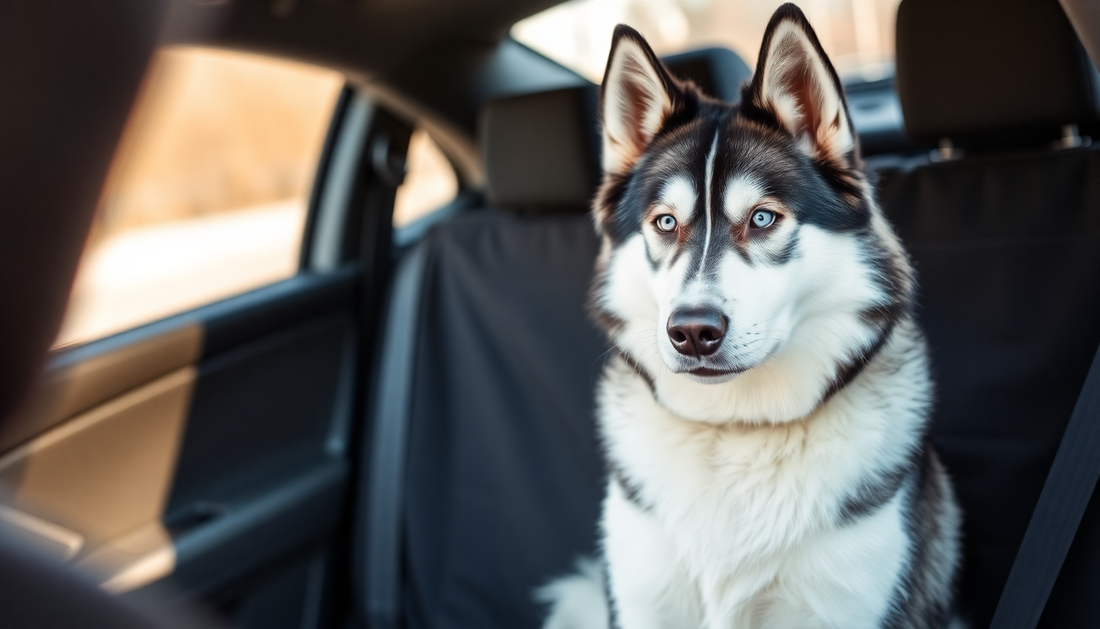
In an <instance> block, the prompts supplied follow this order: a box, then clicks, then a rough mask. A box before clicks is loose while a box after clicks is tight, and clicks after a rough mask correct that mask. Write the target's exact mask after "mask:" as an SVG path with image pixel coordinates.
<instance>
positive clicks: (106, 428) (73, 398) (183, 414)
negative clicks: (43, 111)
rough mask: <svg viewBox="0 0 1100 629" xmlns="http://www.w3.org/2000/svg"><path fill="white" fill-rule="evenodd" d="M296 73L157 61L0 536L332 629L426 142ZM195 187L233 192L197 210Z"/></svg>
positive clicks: (0, 472)
mask: <svg viewBox="0 0 1100 629" xmlns="http://www.w3.org/2000/svg"><path fill="white" fill-rule="evenodd" d="M189 55H190V57H189ZM173 56H174V57H173ZM196 58H197V59H198V61H195V59H196ZM166 59H167V61H166ZM180 59H183V61H180ZM221 61H225V62H226V63H228V64H229V65H230V66H233V67H232V68H231V70H232V71H228V70H226V69H225V67H222V66H218V63H219V62H221ZM173 63H174V64H175V66H176V67H174V70H172V71H171V72H169V71H168V70H166V69H165V68H166V67H168V66H172V64H173ZM223 65H224V64H223ZM285 65H287V63H286V62H279V61H276V60H272V59H266V58H262V57H255V56H251V55H242V54H237V53H225V52H214V51H208V50H201V49H177V50H169V51H164V52H162V53H161V56H160V58H159V59H158V60H157V62H156V63H155V64H154V70H153V71H151V76H150V77H149V78H148V79H147V82H146V87H145V89H144V94H143V96H142V98H141V100H140V102H139V105H138V106H137V107H136V108H135V111H134V113H133V114H132V116H131V121H130V123H129V126H128V130H127V136H126V137H125V138H124V141H123V142H122V144H121V147H120V149H119V153H118V155H116V163H115V167H114V169H113V171H112V175H111V180H110V181H109V182H108V184H107V186H106V191H105V193H104V197H103V199H104V200H103V202H102V203H101V207H100V210H99V212H100V216H99V219H98V221H97V225H96V227H95V228H94V229H93V234H92V236H91V239H90V241H89V242H90V245H89V248H88V251H87V252H86V254H85V260H84V262H83V266H82V269H81V272H80V277H79V278H78V280H77V284H76V286H75V288H74V293H73V299H72V300H71V301H70V311H69V317H68V319H67V321H66V324H65V326H64V328H63V330H62V339H60V340H61V341H62V342H64V341H66V340H70V341H71V342H70V343H68V344H61V345H59V346H58V347H57V348H55V349H54V350H53V352H52V354H51V358H50V360H49V363H48V366H47V368H46V370H45V373H44V374H43V377H42V379H41V384H40V386H39V387H38V390H37V392H36V393H35V395H34V396H33V400H32V403H31V404H30V405H28V407H27V408H26V410H25V411H24V412H23V413H22V414H21V415H20V416H19V417H17V418H16V419H15V421H12V422H9V423H8V424H7V425H5V427H4V429H3V432H2V433H0V492H2V496H0V498H2V500H0V527H3V528H4V529H6V531H7V532H8V533H10V534H12V535H15V536H17V537H19V538H21V539H22V540H24V541H25V542H26V543H28V544H32V545H35V546H39V547H41V548H42V549H44V550H46V551H47V552H51V553H53V554H55V555H57V556H59V557H61V558H63V559H65V560H67V561H69V562H71V563H72V564H74V565H76V566H78V567H80V568H84V569H86V570H87V571H89V573H91V574H93V575H94V578H95V579H96V580H97V581H98V582H99V583H100V585H101V587H102V588H103V589H105V590H108V591H110V592H113V593H117V594H120V595H130V594H129V593H135V592H141V591H146V590H150V589H157V590H160V591H161V592H162V594H165V595H167V596H168V597H171V598H180V599H194V598H200V599H202V600H204V601H205V602H206V603H207V604H208V605H210V606H213V607H215V608H217V609H218V610H220V611H222V612H224V613H225V614H226V615H227V616H228V617H229V618H230V619H231V620H232V621H234V624H236V625H238V626H241V627H278V626H288V627H291V626H293V627H298V626H304V627H311V626H319V625H324V624H326V622H327V621H328V620H330V619H329V618H326V616H325V610H331V609H332V608H333V606H332V605H331V604H330V603H331V601H332V600H333V598H332V597H333V596H335V594H334V592H336V590H338V588H339V584H341V583H345V582H346V579H342V578H341V575H342V574H343V573H344V571H346V569H347V566H346V565H344V564H342V563H341V562H340V561H337V560H336V559H338V558H339V557H341V556H343V555H344V554H346V553H343V552H342V548H343V546H344V545H345V544H346V541H345V539H344V537H345V536H343V535H341V534H340V531H341V527H340V524H341V522H343V521H344V520H343V516H344V515H345V513H346V504H345V503H346V497H347V495H348V494H349V490H350V484H351V478H353V467H354V461H353V457H352V456H351V452H353V451H354V449H353V448H351V447H349V444H350V443H352V441H353V440H354V439H355V438H356V437H357V430H356V426H355V424H356V422H355V421H354V418H355V417H358V416H361V411H360V406H361V404H362V399H361V398H362V387H360V386H358V385H359V383H360V381H361V380H362V379H363V370H364V367H363V366H364V365H365V364H367V358H368V357H370V356H371V355H372V351H373V350H372V346H373V338H371V336H372V335H371V334H364V332H363V331H364V330H374V320H375V317H376V314H377V309H378V305H379V303H380V301H381V298H380V295H381V294H382V291H383V290H384V281H383V280H382V278H384V277H385V276H386V273H387V265H388V260H389V257H388V256H389V249H388V246H389V242H390V238H391V228H390V216H391V213H392V208H393V202H394V191H395V188H396V186H397V184H399V183H400V181H401V175H402V173H403V160H404V154H405V151H406V148H407V146H408V141H409V136H410V133H411V128H410V127H409V126H408V125H407V124H405V123H403V122H400V121H399V120H398V119H397V118H395V117H393V116H391V115H389V114H388V113H386V112H385V111H384V110H383V109H380V108H378V107H376V106H375V105H374V103H373V102H372V101H371V100H370V99H369V98H367V97H366V96H364V95H362V94H361V93H360V92H359V91H358V90H357V89H356V88H355V87H353V86H351V85H346V84H345V83H344V79H343V77H342V76H339V75H337V74H336V73H333V72H328V71H321V70H319V69H311V68H307V67H303V66H297V65H296V66H295V67H292V68H290V69H289V70H288V69H287V68H284V67H283V66H285ZM211 67H213V68H214V70H216V71H211ZM204 68H205V69H204ZM219 68H220V69H219ZM173 72H174V75H173V76H174V77H175V78H174V79H173V80H172V81H167V80H166V79H164V75H165V73H167V74H173ZM219 72H220V73H221V74H219ZM287 72H289V73H290V74H291V75H293V74H295V73H297V75H299V76H298V77H297V79H295V80H297V81H298V82H297V83H295V81H293V80H286V79H285V76H284V75H286V73H287ZM311 72H312V73H313V75H311V74H310V73H311ZM280 73H283V74H280ZM314 75H317V76H314ZM180 76H182V77H183V78H182V79H180V78H179V77H180ZM303 76H305V79H302V77H303ZM280 77H282V78H280ZM166 81H167V82H166ZM310 90H313V91H312V92H311V91H310ZM227 92H232V94H229V96H226V93H227ZM322 92H323V93H322ZM318 93H322V94H321V96H318ZM241 94H246V96H245V97H244V98H245V102H244V104H242V103H240V102H237V101H239V98H237V97H240V95H241ZM234 98H237V101H234ZM326 99H327V100H326ZM302 101H309V102H308V103H303V102H302ZM150 103H152V104H150ZM189 107H190V108H191V109H190V110H189V111H190V113H189V114H188V113H186V112H185V113H184V114H180V110H182V109H187V108H189ZM265 107H266V108H267V109H264V108H265ZM158 108H159V109H158ZM158 111H159V112H160V113H157V112H158ZM165 111H167V112H169V113H168V114H165V113H164V112H165ZM151 112H152V113H151ZM173 112H174V113H173ZM229 114H232V116H231V119H230V120H228V121H222V126H220V127H219V126H217V125H216V124H214V123H212V122H211V120H216V119H218V117H219V116H221V117H225V116H227V115H229ZM310 116H312V118H311V119H310V120H302V119H301V118H302V117H310ZM165 120H167V121H168V122H167V123H166V122H165ZM165 124H171V125H177V127H173V129H172V130H171V131H170V132H167V133H162V134H161V135H160V136H157V132H158V125H162V126H163V125H165ZM178 125H183V127H182V128H179V127H178ZM189 125H190V126H189ZM326 129H327V131H326ZM238 132H239V133H240V134H241V135H243V137H241V138H237V139H236V140H234V141H232V142H230V143H229V144H228V145H221V144H218V146H217V147H216V150H210V148H211V145H212V143H213V144H217V143H218V142H221V141H222V140H224V138H225V136H226V134H230V135H232V134H235V133H238ZM143 133H144V134H146V135H148V134H149V133H152V135H154V136H157V137H158V138H159V140H157V141H156V142H153V143H152V144H153V145H152V146H151V147H150V146H143V145H142V143H141V141H140V136H141V135H142V134H143ZM311 133H312V135H310V134H311ZM295 134H297V135H295ZM288 136H291V137H288ZM307 136H308V137H307ZM135 138H137V139H135ZM166 138H167V139H166ZM303 138H304V139H303ZM295 143H297V144H295ZM311 143H312V144H311ZM290 145H293V146H290ZM298 145H302V146H307V147H311V148H308V150H297V149H295V148H294V147H295V146H298ZM288 146H290V148H288ZM189 151H190V153H189ZM280 152H281V153H285V154H286V155H289V156H290V157H288V158H287V159H284V160H282V161H281V162H280V161H279V160H275V161H272V160H271V159H267V158H270V156H271V155H277V154H280ZM192 153H194V154H192ZM135 155H136V156H137V157H136V158H135ZM128 159H129V161H130V162H131V164H130V166H126V163H127V160H128ZM265 159H266V161H265ZM158 160H159V161H158ZM249 160H252V161H253V162H256V164H259V165H258V166H257V165H256V164H252V163H251V162H249ZM135 161H136V163H137V165H136V166H134V164H133V163H134V162H135ZM161 162H163V164H162V166H163V168H162V171H163V172H159V173H157V172H154V173H152V174H150V173H148V172H145V173H142V172H139V174H138V175H137V176H135V177H136V180H137V181H138V182H139V183H138V184H135V185H132V186H129V187H127V186H126V185H125V182H123V183H119V182H120V180H123V179H126V177H128V176H129V175H128V174H127V173H126V172H122V171H126V169H127V168H130V170H134V169H136V170H137V171H142V170H143V169H144V170H145V171H156V169H157V168H158V166H157V164H158V163H161ZM178 163H184V165H185V166H186V165H187V163H190V166H188V168H190V171H191V172H192V174H194V173H198V175H197V177H198V178H199V179H203V178H205V179H207V180H211V179H212V180H214V181H216V182H220V184H219V185H220V186H221V187H220V188H218V189H217V191H216V192H215V193H209V191H207V192H203V191H202V190H198V189H196V188H195V186H193V185H192V184H193V183H194V182H193V181H189V180H187V177H184V176H182V175H181V176H177V175H178V173H177V172H176V171H173V170H172V168H174V167H175V166H174V165H176V166H178ZM120 164H121V165H120ZM164 164H167V165H164ZM242 164H243V165H242ZM287 164H289V166H287ZM180 168H182V169H183V170H187V168H184V167H180ZM280 169H281V170H280ZM142 177H145V179H142ZM150 181H152V182H153V183H149V182H150ZM295 181H297V183H295ZM311 182H312V183H311ZM119 190H122V191H123V192H125V194H123V192H119ZM203 194H206V195H207V197H210V196H211V195H213V197H217V198H216V199H215V202H214V203H213V205H218V204H219V203H221V206H219V208H218V209H217V211H213V210H211V211H207V210H209V206H210V205H211V202H210V199H209V198H205V197H203ZM127 195H128V196H127ZM173 195H175V196H173ZM180 198H182V199H183V200H182V201H180ZM257 200H258V201H257ZM204 203H205V205H203V204H204ZM234 204H235V205H234ZM242 204H243V206H244V207H243V209H242V208H241V207H239V206H242ZM166 207H168V208H175V209H174V210H172V211H167V213H168V214H170V215H171V216H169V217H168V218H167V219H165V220H163V221H161V222H157V221H160V220H161V219H160V218H155V219H149V218H148V217H145V219H142V218H141V215H142V213H143V212H144V213H146V214H148V213H150V212H152V213H153V214H156V213H157V212H160V213H161V214H164V213H165V212H166V210H164V208H166ZM120 208H121V209H120ZM127 208H131V209H133V208H136V209H133V211H130V210H127ZM180 208H182V209H180ZM196 208H197V209H196ZM204 208H205V209H204ZM225 208H229V209H232V210H233V211H226V212H222V211H221V210H222V209H225ZM172 212H175V213H176V214H179V215H175V214H172ZM135 216H137V217H138V218H135ZM143 220H144V222H143ZM127 223H133V224H136V225H137V227H134V228H133V229H130V230H129V231H127V230H126V229H122V228H120V227H119V225H122V226H123V227H125V226H126V224H127ZM103 233H115V234H116V235H115V236H112V237H111V238H107V239H103V238H100V236H102V235H103ZM97 238H99V240H98V241H97ZM97 242H99V243H100V244H102V243H103V242H106V243H108V245H109V246H106V245H105V247H106V248H103V247H101V248H99V249H96V247H94V246H93V245H95V244H96V243H97ZM272 243H282V244H283V245H285V246H282V247H281V248H279V247H274V245H273V244H272ZM273 247H274V248H273ZM276 249H277V250H276ZM189 260H190V261H191V262H188V261H189ZM188 264H190V265H191V266H190V267H188V269H190V271H188V269H184V271H188V272H183V273H182V274H181V271H180V268H181V267H187V266H188ZM90 266H91V267H94V271H95V272H97V273H99V276H95V274H94V273H93V277H91V279H88V277H86V276H87V275H88V273H92V271H88V270H87V269H88V268H90ZM196 269H198V270H197V271H196ZM191 271H194V272H193V273H190V272H191ZM188 273H190V275H188ZM104 278H107V279H104ZM112 278H113V279H112ZM119 278H123V279H122V280H119ZM135 278H136V279H135ZM85 280H86V281H85ZM115 280H118V282H121V284H122V285H125V286H123V288H119V285H120V284H119V283H118V282H116V283H115V284H111V282H112V281H115ZM127 281H128V282H130V284H126V282H127ZM97 282H98V283H97ZM81 291H84V292H81ZM96 291H99V293H96ZM112 291H114V292H112ZM97 300H98V301H97ZM158 300H159V301H158ZM89 303H91V304H93V305H91V306H89V305H88V304H89ZM97 303H98V306H96V305H95V304H97ZM127 307H130V310H129V311H128V312H123V314H121V315H119V314H118V311H120V310H121V311H126V309H127ZM81 308H84V312H83V313H82V314H80V313H77V314H74V312H76V311H78V310H80V309H81ZM78 314H79V315H80V316H77V315H78ZM74 317H77V319H79V320H76V319H74ZM81 317H83V318H81ZM112 317H113V318H112ZM334 584H335V585H334Z"/></svg>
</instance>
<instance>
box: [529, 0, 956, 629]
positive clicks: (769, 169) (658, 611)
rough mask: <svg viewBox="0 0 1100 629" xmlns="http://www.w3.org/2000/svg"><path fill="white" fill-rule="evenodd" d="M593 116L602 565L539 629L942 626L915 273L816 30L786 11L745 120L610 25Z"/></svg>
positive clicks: (936, 469)
mask: <svg viewBox="0 0 1100 629" xmlns="http://www.w3.org/2000/svg"><path fill="white" fill-rule="evenodd" d="M600 107H601V115H602V126H603V130H602V133H603V157H602V160H603V164H602V165H603V171H604V180H603V185H602V187H601V189H600V191H599V193H598V195H597V197H596V199H595V201H594V204H593V209H594V215H595V216H594V218H595V223H596V228H597V231H598V232H599V234H600V236H601V238H602V250H601V253H600V257H599V260H598V262H597V268H596V278H595V281H594V284H593V287H592V303H591V307H592V309H593V311H594V313H595V316H596V318H597V320H598V322H599V323H600V325H601V326H602V327H603V328H604V329H605V330H606V332H607V334H608V336H609V337H610V339H611V341H612V343H613V344H614V346H615V348H616V350H617V354H616V355H615V357H614V358H613V359H612V360H611V361H610V362H609V363H608V365H607V367H606V369H605V371H604V374H603V376H602V379H601V382H600V385H599V389H598V396H597V397H598V404H597V406H598V418H599V428H600V431H601V437H602V439H603V443H604V447H605V450H606V458H607V465H608V469H609V475H608V476H609V479H608V485H607V495H606V498H605V500H604V503H603V513H602V518H601V522H600V526H601V533H602V541H603V555H604V556H603V561H602V562H600V561H595V562H592V563H583V564H582V566H581V571H580V573H579V574H577V575H574V576H569V577H565V578H563V579H559V580H557V581H555V582H553V583H551V584H550V585H548V586H546V587H544V588H543V589H542V590H541V592H540V596H541V597H542V598H543V599H544V600H546V601H547V602H549V603H551V604H552V607H551V611H550V616H549V618H548V619H547V621H546V624H545V627H546V628H548V629H589V628H592V629H595V628H606V627H609V626H610V627H622V628H623V629H643V628H658V627H661V628H669V629H688V628H693V627H702V628H706V629H719V628H721V629H730V628H748V627H753V628H780V627H783V628H786V627H790V628H808V627H833V628H837V629H859V628H864V627H876V628H884V627H891V628H918V627H920V628H923V627H946V626H948V625H949V624H950V623H952V622H953V618H952V615H953V602H952V594H953V581H954V578H955V573H956V565H957V563H958V555H959V521H960V515H959V509H958V507H957V505H956V503H955V500H954V496H953V492H952V489H951V486H950V484H949V480H948V477H947V475H946V473H945V472H944V469H943V467H942V465H941V464H940V462H939V460H938V459H937V457H936V455H935V453H934V452H933V451H932V450H931V448H930V446H929V443H928V439H927V426H928V418H929V412H930V408H931V399H932V383H931V380H930V377H929V366H928V358H927V350H926V346H925V341H924V338H923V336H922V334H921V332H920V330H919V329H918V327H917V325H916V323H915V322H914V315H913V294H914V277H913V270H912V267H911V266H910V263H909V261H908V258H907V256H906V253H905V251H904V250H903V249H902V247H901V244H900V243H899V241H898V238H897V237H896V236H895V235H894V233H893V231H892V230H891V227H890V225H889V224H888V223H887V221H886V220H885V218H884V217H883V215H882V212H881V211H880V210H879V208H878V207H877V206H876V204H875V200H874V194H873V190H872V187H871V185H870V184H869V183H868V179H867V176H866V175H865V173H864V172H863V166H862V162H861V159H860V153H859V146H858V143H857V138H856V135H855V133H854V131H853V128H852V122H851V119H850V118H849V116H848V110H847V104H846V102H845V99H844V92H843V89H842V87H841V84H840V82H839V80H838V78H837V75H836V72H835V71H834V70H833V67H832V65H831V64H830V62H829V60H828V58H827V57H826V56H825V53H824V52H823V51H822V49H821V45H820V44H819V43H818V40H817V37H816V35H815V34H814V32H813V30H812V29H811V28H810V25H809V23H808V22H807V21H806V18H805V16H804V15H803V14H802V12H801V11H799V9H798V8H797V7H795V6H793V5H790V4H787V5H784V6H783V7H781V8H780V9H779V10H778V11H777V12H776V13H775V15H774V16H773V17H772V19H771V22H770V23H769V24H768V28H767V31H766V33H765V35H764V43H763V45H762V47H761V50H760V57H759V62H758V63H757V67H756V72H755V75H754V76H753V79H752V81H751V82H750V83H749V84H747V85H746V86H745V87H744V88H743V94H742V101H741V104H740V105H739V106H734V105H729V104H725V103H721V102H718V101H715V100H712V99H710V98H708V97H706V96H704V95H702V94H701V93H700V92H699V90H698V89H697V88H695V87H694V86H693V85H691V84H687V83H683V82H680V81H678V80H676V79H675V78H673V77H672V76H671V75H670V74H669V73H668V71H667V70H666V69H665V68H664V67H663V66H662V64H661V62H660V61H659V60H658V59H657V57H656V56H655V55H654V54H653V51H652V50H651V49H650V48H649V46H648V44H647V43H646V41H645V40H644V39H643V38H642V37H641V35H639V34H638V33H637V32H635V31H634V30H631V29H630V28H628V27H626V26H619V27H618V28H617V29H616V30H615V35H614V41H613V44H612V48H611V55H610V58H609V60H608V65H607V72H606V75H605V78H604V83H603V86H602V91H601V105H600Z"/></svg>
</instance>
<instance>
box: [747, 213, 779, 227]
mask: <svg viewBox="0 0 1100 629" xmlns="http://www.w3.org/2000/svg"><path fill="white" fill-rule="evenodd" d="M773 224H775V212H772V211H771V210H756V211H755V212H753V213H752V226H753V227H755V228H756V229H765V228H767V227H771V226H772V225H773Z"/></svg>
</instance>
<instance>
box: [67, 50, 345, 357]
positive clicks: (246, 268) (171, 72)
mask: <svg viewBox="0 0 1100 629" xmlns="http://www.w3.org/2000/svg"><path fill="white" fill-rule="evenodd" d="M342 85H343V77H341V76H340V75H339V74H337V73H335V72H331V71H327V70H321V69H317V68H313V67H310V66H305V65H302V64H297V63H290V62H285V61H279V60H272V59H265V58H262V57H255V56H252V55H245V54H240V53H232V52H222V51H212V50H202V49H195V48H171V49H166V50H164V51H162V52H161V53H160V54H159V55H158V57H157V59H156V60H155V61H154V63H153V64H152V67H151V69H150V72H149V75H148V77H147V79H146V84H145V86H144V88H143V93H142V96H141V97H140V98H139V101H138V103H137V105H136V106H135V109H134V112H133V114H132V115H131V119H130V122H129V124H128V126H127V131H126V134H125V136H124V138H123V140H122V142H121V145H120V148H119V150H118V153H117V155H116V157H115V163H114V164H113V166H112V172H111V175H110V176H109V178H108V182H107V184H106V186H105V190H104V194H103V198H102V200H101V203H100V208H99V210H98V215H97V218H96V223H95V226H94V227H93V230H92V234H91V236H90V237H89V241H88V245H87V247H86V249H85V253H84V258H83V260H82V262H81V266H80V269H79V271H78V276H77V279H76V283H75V286H74V287H73V292H72V296H71V299H70V304H69V309H68V312H67V315H66V319H65V322H64V324H63V326H62V329H61V333H60V335H59V337H58V340H57V344H58V345H64V344H71V343H77V342H82V341H86V340H91V339H95V338H99V337H102V336H105V335H108V334H112V333H115V332H119V331H122V330H125V329H128V328H131V327H134V326H136V325H141V324H144V323H148V322H151V321H154V320H156V319H159V318H162V317H164V316H168V315H172V314H175V313H178V312H181V311H184V310H188V309H190V308H194V307H197V306H201V305H204V304H207V303H211V302H213V301H217V300H219V299H223V298H225V297H229V296H232V295H234V294H238V293H241V292H244V291H247V290H250V289H253V288H257V287H260V286H263V285H265V284H269V283H271V282H274V281H278V280H280V279H283V278H287V277H290V276H292V275H294V274H295V273H296V272H297V267H298V256H299V249H300V243H301V233H302V228H303V224H304V220H305V213H306V204H307V198H308V194H309V189H310V185H311V183H312V179H313V171H314V168H315V165H316V163H317V160H318V158H319V155H320V152H321V148H322V146H323V143H324V137H325V133H326V131H327V128H328V124H329V121H330V119H331V115H332V111H333V109H334V107H335V103H336V98H337V96H338V94H339V90H340V88H341V86H342Z"/></svg>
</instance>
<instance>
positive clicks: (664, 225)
mask: <svg viewBox="0 0 1100 629" xmlns="http://www.w3.org/2000/svg"><path fill="white" fill-rule="evenodd" d="M656 224H657V229H658V230H660V231H663V232H671V231H675V230H676V217H674V216H673V215H671V214H662V215H660V216H658V217H657V221H656Z"/></svg>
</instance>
